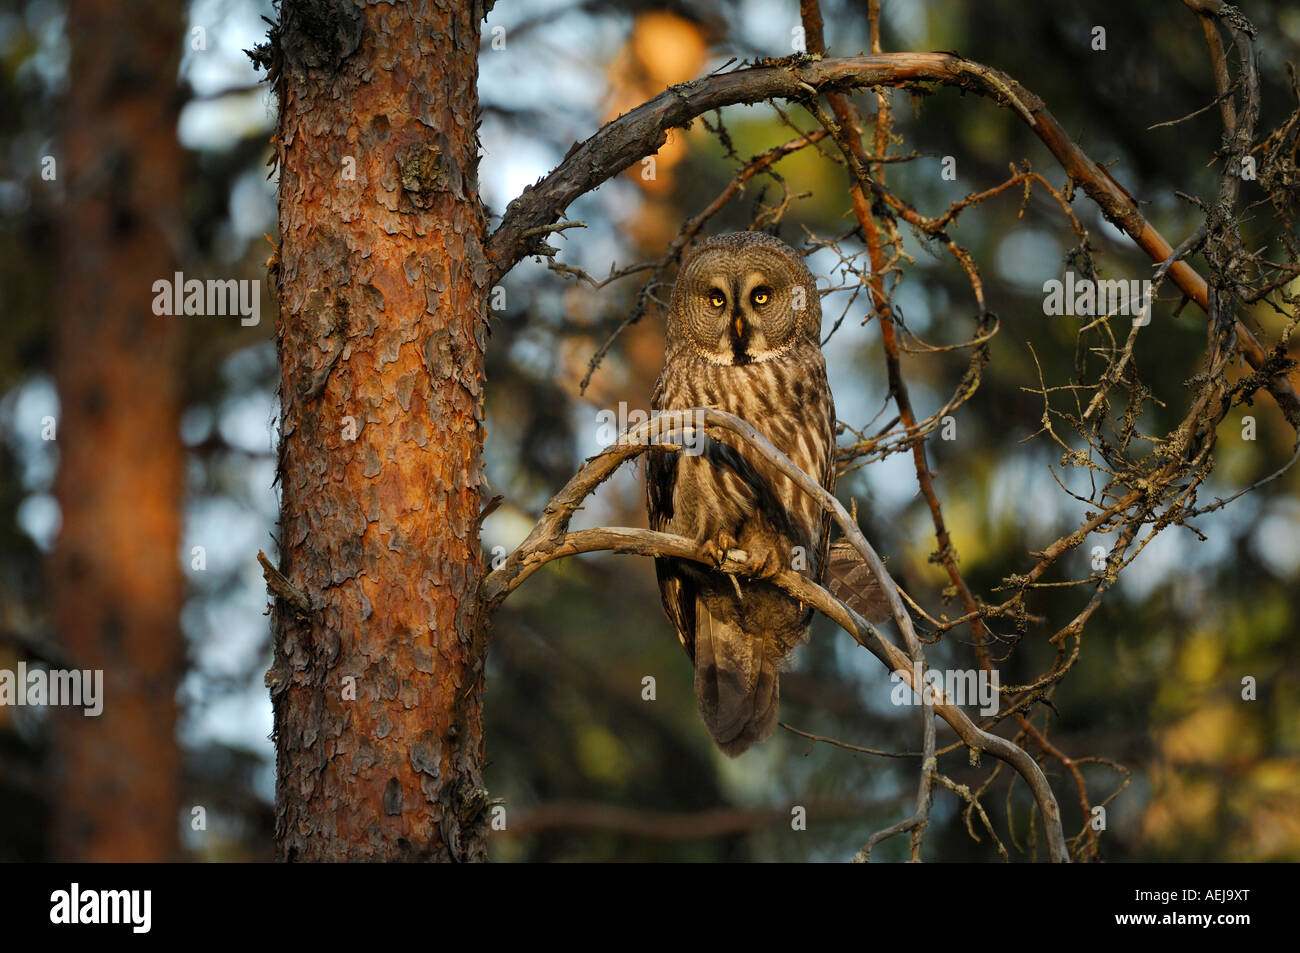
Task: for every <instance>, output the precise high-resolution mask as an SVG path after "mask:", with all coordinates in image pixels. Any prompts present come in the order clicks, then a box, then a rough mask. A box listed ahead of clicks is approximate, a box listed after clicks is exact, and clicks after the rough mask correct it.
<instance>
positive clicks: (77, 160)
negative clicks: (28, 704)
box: [50, 0, 184, 861]
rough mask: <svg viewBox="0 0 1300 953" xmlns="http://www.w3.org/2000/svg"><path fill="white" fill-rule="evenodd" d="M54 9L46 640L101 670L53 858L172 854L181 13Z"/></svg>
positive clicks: (94, 4)
mask: <svg viewBox="0 0 1300 953" xmlns="http://www.w3.org/2000/svg"><path fill="white" fill-rule="evenodd" d="M122 7H123V5H122V4H121V3H119V2H115V0H74V2H72V3H70V4H69V6H68V25H67V35H68V36H69V37H70V38H71V43H72V51H71V76H70V78H69V84H68V89H69V93H68V108H67V113H66V116H65V129H66V133H65V136H64V140H63V146H64V148H63V152H62V156H61V157H56V158H59V159H60V162H59V166H58V167H57V174H58V178H59V180H60V181H62V182H63V183H64V184H65V194H66V196H67V198H66V208H65V210H64V215H63V218H62V221H61V230H62V231H61V236H60V240H61V246H62V247H61V252H60V267H59V274H60V282H61V285H60V289H59V292H58V294H59V310H58V321H57V330H56V336H57V345H56V348H57V353H56V357H55V379H56V383H57V385H58V390H59V399H60V406H61V410H60V416H59V420H58V431H57V438H58V448H59V471H58V476H57V481H56V494H57V497H58V500H59V505H60V507H61V510H62V518H63V523H62V529H61V531H60V535H59V538H58V541H57V543H56V546H55V552H54V555H53V558H52V560H51V564H50V571H51V572H50V575H51V578H50V587H51V597H52V600H53V605H54V612H53V618H54V625H55V628H56V630H57V632H58V635H59V637H60V638H61V640H62V645H63V648H64V651H65V653H66V654H67V656H68V658H69V660H70V662H71V664H72V665H74V666H76V667H77V668H80V669H101V670H102V671H103V679H104V681H103V692H104V696H105V697H104V700H103V713H102V714H101V715H99V716H98V717H86V716H85V715H84V714H83V713H82V711H81V709H76V708H74V709H56V710H55V716H54V719H53V724H54V751H55V756H56V758H57V761H56V767H55V771H56V776H55V779H54V780H55V784H54V791H53V796H52V800H53V821H52V823H53V850H54V854H55V856H56V857H59V858H61V859H66V860H91V861H109V860H112V861H144V860H170V859H174V858H175V857H176V855H177V852H178V840H177V833H178V823H179V809H180V805H179V793H178V786H179V773H180V760H179V754H178V749H177V745H176V738H175V730H176V685H177V677H178V670H179V667H180V665H181V661H182V653H181V650H180V631H179V619H180V611H181V601H182V598H183V593H184V579H183V575H182V568H181V564H180V551H179V542H180V519H181V498H182V492H183V484H184V452H183V449H182V447H181V440H180V425H179V413H180V411H179V408H180V382H179V374H178V371H177V360H178V356H179V352H178V345H179V338H180V331H181V328H180V326H179V325H178V323H177V322H178V321H179V320H183V319H179V318H175V317H159V316H156V315H154V313H153V310H152V302H153V297H154V295H153V289H152V285H153V282H154V281H156V280H158V279H168V280H170V279H171V278H172V275H173V272H174V270H175V269H174V256H173V250H172V243H171V241H172V239H174V238H175V235H172V236H171V237H170V238H169V237H168V230H169V229H172V228H174V227H175V225H176V215H177V210H178V209H179V208H180V207H181V204H182V203H181V193H182V181H183V169H184V165H183V154H182V151H181V148H180V145H179V143H178V142H177V140H176V105H177V99H176V96H175V95H174V90H175V88H176V68H177V61H178V57H179V54H180V40H181V29H182V21H181V15H182V12H183V8H182V7H181V6H180V5H177V4H167V3H160V4H154V3H134V4H130V5H129V7H130V9H129V11H124V10H123V8H122Z"/></svg>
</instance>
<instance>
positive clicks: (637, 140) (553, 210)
mask: <svg viewBox="0 0 1300 953" xmlns="http://www.w3.org/2000/svg"><path fill="white" fill-rule="evenodd" d="M930 84H938V85H941V86H953V87H957V88H959V89H962V90H969V91H971V92H975V93H978V94H980V95H982V96H987V97H989V98H991V99H993V100H995V101H996V102H998V103H999V104H1002V105H1006V106H1009V107H1011V108H1012V109H1013V110H1014V111H1015V112H1016V114H1017V115H1019V116H1020V117H1021V118H1022V119H1023V120H1024V121H1025V122H1026V124H1027V125H1028V126H1029V127H1030V128H1031V129H1032V130H1033V131H1034V133H1035V135H1037V136H1038V138H1039V139H1041V140H1042V142H1043V144H1044V145H1046V146H1047V148H1048V149H1049V150H1050V151H1051V152H1052V155H1053V156H1055V157H1056V159H1057V161H1058V162H1059V163H1060V164H1061V166H1062V168H1064V169H1065V171H1066V173H1067V174H1068V175H1069V176H1070V178H1071V180H1073V181H1074V182H1075V183H1077V184H1078V185H1079V186H1080V187H1081V188H1082V189H1083V191H1084V192H1085V193H1086V194H1087V195H1088V196H1089V197H1090V198H1091V199H1092V200H1093V201H1094V202H1096V203H1097V205H1098V207H1099V208H1100V209H1101V212H1102V214H1103V215H1104V216H1105V217H1106V219H1107V220H1109V221H1110V222H1112V223H1113V224H1114V225H1115V226H1116V227H1118V228H1120V229H1122V230H1123V231H1124V232H1125V233H1126V234H1128V236H1129V237H1130V238H1132V239H1133V241H1134V242H1135V243H1136V244H1137V246H1138V247H1139V248H1141V249H1142V250H1143V251H1144V252H1145V253H1146V254H1147V255H1148V256H1149V257H1150V258H1151V260H1152V261H1153V262H1155V263H1157V264H1164V263H1165V262H1166V261H1169V259H1170V258H1171V256H1172V254H1173V252H1174V247H1173V246H1172V245H1171V244H1170V243H1169V242H1168V241H1166V240H1165V238H1164V236H1162V235H1161V234H1160V233H1159V232H1158V231H1157V230H1156V229H1155V227H1154V226H1152V225H1151V223H1149V222H1148V221H1147V220H1146V219H1145V218H1144V217H1143V215H1142V213H1141V212H1140V211H1139V209H1138V204H1137V201H1136V200H1135V199H1134V198H1133V196H1131V195H1130V194H1129V193H1128V192H1127V191H1125V189H1124V188H1123V187H1122V186H1121V185H1120V184H1119V183H1118V182H1116V181H1115V180H1114V178H1112V177H1111V175H1110V173H1109V172H1107V171H1106V169H1105V168H1104V167H1103V166H1101V165H1099V164H1098V163H1097V162H1095V161H1094V160H1093V159H1092V158H1090V157H1089V156H1088V155H1087V154H1086V153H1085V152H1084V151H1083V150H1082V149H1081V148H1080V147H1079V145H1078V144H1077V143H1076V142H1075V141H1074V140H1073V139H1071V138H1070V136H1069V135H1068V134H1067V133H1066V131H1065V129H1064V128H1063V127H1062V126H1061V124H1060V122H1058V121H1057V119H1056V117H1055V116H1053V115H1052V113H1051V112H1050V111H1049V110H1048V108H1047V106H1046V104H1045V103H1044V102H1043V101H1042V100H1041V99H1040V98H1039V97H1038V96H1036V95H1034V94H1033V93H1032V92H1030V91H1029V90H1027V89H1025V88H1024V87H1023V86H1022V85H1020V83H1018V82H1017V81H1016V80H1015V79H1013V78H1012V77H1010V76H1008V75H1007V74H1005V73H1003V72H1001V71H999V70H996V69H993V68H991V67H988V66H985V65H983V64H981V63H976V62H974V61H972V60H968V59H965V58H964V57H961V56H957V55H955V54H952V53H872V54H868V55H864V56H846V57H837V58H831V59H817V58H815V57H810V56H806V55H801V56H794V57H786V58H785V59H782V60H776V61H770V62H766V63H764V64H762V65H757V66H751V67H747V68H743V69H737V70H733V71H731V72H729V73H718V74H714V75H710V76H706V77H703V78H701V79H697V80H694V81H692V82H689V83H682V84H680V85H678V86H672V87H670V88H669V89H667V90H665V91H664V92H663V93H660V94H659V95H658V96H656V97H655V98H654V99H651V100H649V101H648V102H645V103H643V104H642V105H640V106H638V107H637V108H635V109H633V110H632V111H631V112H628V113H625V114H624V115H622V116H620V117H618V118H617V119H615V120H613V121H612V122H610V123H608V124H606V125H605V126H603V127H601V129H600V130H598V131H597V132H596V133H595V134H594V135H592V136H591V137H590V138H588V139H587V140H585V141H584V142H582V143H574V145H573V148H571V149H570V150H569V153H568V154H567V155H566V156H565V158H564V161H563V162H561V163H560V164H559V165H558V166H557V167H556V168H555V169H554V170H552V171H551V172H550V174H548V175H547V176H545V177H544V178H543V179H542V180H541V181H540V182H538V183H537V184H536V185H533V186H530V187H528V188H527V189H525V190H524V191H523V193H522V194H520V195H519V196H518V197H517V198H516V199H515V200H514V201H513V202H511V203H510V205H509V207H508V208H507V209H506V212H505V215H504V216H503V217H502V219H501V224H500V225H499V226H498V227H497V229H496V231H494V232H493V233H492V236H491V237H490V238H489V239H488V243H487V252H488V258H489V265H490V280H491V281H492V282H496V281H498V280H500V278H501V277H502V276H503V275H505V274H506V273H507V272H508V271H510V269H511V268H513V267H514V266H515V264H516V263H517V262H519V261H520V260H521V259H522V258H525V257H526V256H528V255H530V254H547V253H548V251H549V250H548V249H547V248H545V247H543V246H542V245H541V244H539V239H538V235H539V234H540V233H539V232H538V231H537V230H538V229H544V228H545V227H546V226H548V225H550V224H552V223H553V222H555V220H556V219H557V218H559V216H560V215H561V214H562V213H563V212H564V210H565V209H566V208H568V206H569V205H570V203H572V202H573V201H574V200H575V199H577V198H578V197H579V196H581V195H583V194H585V193H587V192H589V191H591V190H593V189H595V188H596V187H597V186H599V185H600V184H602V183H603V182H605V181H607V180H608V179H610V178H612V177H613V176H615V175H617V174H618V173H619V172H622V171H623V170H624V169H626V168H628V167H629V166H631V165H632V164H634V163H635V162H638V161H639V160H640V159H642V158H644V157H645V156H647V155H652V154H654V153H655V152H657V151H658V150H659V148H660V147H661V146H662V145H663V144H664V143H665V142H666V141H667V138H668V132H669V130H671V129H675V128H685V127H687V126H689V125H690V123H691V122H692V120H694V119H695V118H697V117H699V116H701V115H703V114H704V113H707V112H711V111H713V110H715V109H721V108H722V107H724V106H734V105H738V104H742V103H744V104H753V103H759V102H764V101H767V100H774V99H787V100H794V101H805V100H808V99H809V97H815V96H816V95H818V94H821V93H827V92H837V91H850V90H855V89H861V88H864V87H871V86H889V87H897V88H920V87H924V86H926V85H930ZM1168 274H1169V278H1170V279H1171V280H1172V281H1173V282H1174V284H1175V285H1177V287H1178V288H1179V289H1180V290H1181V291H1182V292H1183V293H1184V294H1185V295H1186V296H1187V297H1188V298H1190V299H1191V300H1193V301H1195V302H1196V303H1197V305H1199V306H1200V307H1201V308H1202V309H1203V310H1205V311H1206V312H1207V313H1208V312H1209V310H1210V305H1209V302H1208V288H1207V285H1206V282H1205V279H1204V278H1202V277H1201V276H1200V275H1199V274H1198V273H1197V272H1196V270H1195V269H1194V268H1192V266H1191V265H1189V264H1187V262H1185V261H1178V260H1175V261H1173V262H1172V264H1171V265H1170V266H1169V268H1168ZM1235 330H1236V335H1237V339H1236V349H1237V350H1238V351H1240V352H1241V354H1242V356H1244V357H1245V358H1246V360H1247V361H1248V362H1249V363H1250V365H1251V366H1252V367H1253V368H1254V369H1255V370H1257V371H1258V370H1260V369H1261V368H1264V367H1265V366H1266V365H1268V363H1269V360H1270V357H1269V355H1268V353H1267V352H1265V350H1264V348H1263V347H1262V346H1261V345H1260V343H1259V341H1258V340H1257V339H1256V338H1255V336H1254V334H1253V333H1252V332H1251V330H1250V329H1249V328H1248V327H1247V326H1246V325H1245V324H1244V323H1242V322H1241V321H1240V320H1237V321H1236V322H1235ZM1266 386H1267V389H1268V391H1269V393H1270V394H1272V396H1273V398H1274V400H1276V401H1277V404H1278V406H1279V407H1280V408H1281V410H1282V412H1283V414H1284V415H1285V416H1286V419H1287V421H1288V422H1289V423H1290V425H1291V426H1292V428H1293V429H1296V430H1297V431H1300V395H1298V394H1297V393H1296V390H1295V388H1294V387H1293V386H1292V385H1291V382H1290V380H1289V379H1288V378H1287V377H1286V375H1285V373H1284V372H1283V373H1275V374H1272V375H1271V376H1270V378H1269V380H1268V382H1267V385H1266Z"/></svg>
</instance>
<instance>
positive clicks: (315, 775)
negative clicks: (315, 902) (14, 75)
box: [267, 0, 488, 861]
mask: <svg viewBox="0 0 1300 953" xmlns="http://www.w3.org/2000/svg"><path fill="white" fill-rule="evenodd" d="M480 19H481V10H480V9H478V7H477V5H471V4H459V3H443V4H438V3H419V2H414V3H401V4H392V5H389V4H378V5H364V6H362V5H358V4H357V3H355V2H353V0H284V3H283V5H282V10H281V21H280V25H279V28H278V30H277V31H274V32H273V45H272V50H273V52H272V54H271V56H272V62H273V65H272V73H273V75H274V76H275V79H276V83H277V90H278V92H279V97H280V104H281V113H280V128H279V134H278V140H277V143H278V144H277V148H278V163H279V173H280V235H279V238H280V243H279V248H278V251H277V257H278V262H273V265H272V272H273V275H275V276H276V277H277V289H278V294H279V301H280V319H279V331H278V345H279V354H280V365H281V388H280V390H281V404H282V408H281V419H280V470H279V480H280V489H281V510H280V540H279V542H280V559H281V565H280V567H279V568H280V570H281V571H282V572H283V575H284V577H285V578H286V579H287V582H288V585H289V586H290V587H291V591H286V590H285V589H284V587H283V586H281V587H280V588H281V592H280V593H279V594H278V595H277V597H276V608H275V612H274V629H275V664H274V666H273V668H272V669H271V671H269V672H268V673H267V684H268V686H269V687H270V688H271V693H272V698H273V699H274V702H275V730H276V745H277V767H278V780H277V789H276V837H277V843H278V850H279V854H280V857H281V858H282V859H284V860H417V861H418V860H443V861H445V860H482V859H484V858H485V853H486V852H485V844H484V818H483V812H484V808H485V800H486V793H485V792H484V791H483V788H482V775H481V770H482V762H483V733H482V732H483V726H482V716H481V705H482V677H483V656H484V644H483V643H484V640H483V638H482V636H481V634H480V633H479V629H478V625H477V618H476V612H475V607H476V601H477V600H476V594H477V584H478V578H479V574H480V563H481V553H480V546H479V534H478V513H479V506H480V492H481V490H480V480H481V465H482V447H483V423H482V421H483V395H482V388H483V372H484V363H483V347H484V334H485V324H484V313H485V312H484V308H485V303H486V296H487V291H488V289H487V279H488V267H487V262H486V259H485V257H484V252H483V242H484V229H485V223H484V219H483V214H482V209H481V206H480V204H479V198H478V185H477V163H478V158H477V152H478V145H477V102H478V100H477V88H476V87H477V81H478V49H479V22H480ZM268 575H270V576H272V577H273V576H274V573H273V572H271V573H268ZM273 588H275V587H274V586H273ZM299 597H302V598H299Z"/></svg>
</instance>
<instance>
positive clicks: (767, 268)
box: [646, 232, 835, 757]
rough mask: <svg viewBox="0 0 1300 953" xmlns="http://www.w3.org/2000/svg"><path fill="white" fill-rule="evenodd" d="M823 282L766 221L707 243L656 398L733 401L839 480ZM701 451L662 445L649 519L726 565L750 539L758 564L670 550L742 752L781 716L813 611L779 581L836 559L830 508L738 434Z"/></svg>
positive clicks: (707, 701) (728, 734) (668, 403)
mask: <svg viewBox="0 0 1300 953" xmlns="http://www.w3.org/2000/svg"><path fill="white" fill-rule="evenodd" d="M820 335H821V302H820V299H819V297H818V294H817V286H816V282H815V280H814V279H813V276H812V274H811V273H810V272H809V271H808V269H807V267H806V266H805V265H804V263H803V261H802V259H801V258H800V257H799V255H798V253H797V252H795V251H794V249H792V248H790V247H789V246H788V245H786V244H785V243H784V242H782V241H780V240H779V239H776V238H773V237H771V236H769V235H765V234H762V233H759V232H738V233H734V234H730V235H722V236H718V237H715V238H711V239H709V240H707V241H705V242H703V243H702V244H701V245H699V247H698V248H697V249H696V250H695V251H694V252H693V253H692V254H691V255H690V257H689V258H687V259H686V260H685V261H684V262H683V263H682V266H681V270H680V271H679V273H678V275H677V281H676V284H675V285H674V286H673V293H672V300H671V303H670V305H669V312H668V329H667V346H666V348H665V355H664V368H663V371H662V372H661V373H660V375H659V379H658V380H657V381H656V383H655V389H654V397H653V404H652V405H653V407H654V409H656V410H660V411H668V410H687V409H689V408H692V407H709V408H716V409H718V410H724V411H727V412H728V413H732V414H735V415H736V416H737V417H740V418H742V419H743V420H745V421H747V422H748V423H749V424H751V425H752V426H753V427H754V428H755V429H756V430H758V432H759V433H761V434H762V435H763V436H765V437H766V438H767V439H768V440H770V441H771V442H772V443H773V444H774V445H775V446H776V447H777V449H779V450H781V451H782V452H783V453H784V454H785V455H786V456H787V457H789V458H790V459H791V460H792V461H793V462H794V463H795V465H797V466H798V467H799V468H800V469H802V470H803V471H804V472H805V473H807V474H808V475H809V476H811V477H812V478H813V479H814V480H817V481H818V482H820V483H821V485H822V486H824V487H825V488H826V489H827V490H831V491H833V490H834V487H835V404H834V401H833V400H832V397H831V390H830V386H829V384H828V383H827V380H826V362H825V359H824V358H823V357H822V351H821V345H820ZM707 447H708V449H707V450H706V451H705V452H704V453H702V454H698V455H691V454H689V453H686V452H676V453H655V454H651V455H650V456H649V458H648V459H647V464H646V491H647V492H646V497H647V510H648V512H649V517H650V527H651V529H655V530H659V531H661V532H668V533H674V534H677V535H680V536H685V537H687V538H688V539H691V540H693V541H695V542H696V543H697V544H698V545H699V546H700V547H701V549H702V550H703V551H704V552H705V553H706V554H707V555H708V556H709V558H710V559H711V560H713V561H714V563H715V564H716V565H721V563H722V561H723V559H724V558H725V556H726V553H727V550H728V549H741V550H744V552H745V554H746V556H747V557H748V561H749V566H750V568H751V569H752V570H753V571H754V572H755V574H756V575H755V576H754V577H753V578H750V577H736V576H729V575H726V574H723V573H721V572H719V571H718V570H717V569H716V568H711V567H709V566H705V565H703V564H700V563H694V562H690V561H688V560H678V559H668V558H659V559H656V560H655V570H656V573H657V575H658V577H659V591H660V594H661V596H662V597H663V604H664V610H665V612H666V613H667V615H668V619H669V621H670V622H671V623H672V624H673V627H674V628H676V630H677V635H678V637H679V638H680V639H681V643H682V647H683V648H685V649H686V654H687V655H689V656H690V657H691V660H692V661H693V662H694V665H695V698H696V701H697V702H698V704H699V709H700V714H701V716H703V718H704V723H705V725H706V726H707V727H708V730H709V733H710V734H711V735H712V736H713V740H714V741H715V742H716V743H717V745H718V747H719V748H721V749H722V751H723V752H724V753H726V754H728V755H730V756H731V757H735V756H737V755H739V754H741V753H742V752H744V751H746V750H747V749H748V748H749V747H750V746H751V745H753V744H755V743H756V742H759V741H763V740H764V739H765V738H767V737H768V736H769V735H771V734H772V732H773V730H774V729H775V728H776V723H777V711H778V699H779V694H780V688H779V679H778V671H779V669H780V667H781V665H782V663H783V661H784V660H785V659H786V657H787V656H788V655H789V654H790V653H791V651H792V650H793V649H794V647H795V646H796V645H798V644H799V642H800V641H802V640H803V639H804V638H805V637H806V636H807V634H808V627H809V624H810V623H811V621H812V610H811V609H808V608H805V607H804V606H802V605H800V604H799V603H798V602H796V601H795V600H793V599H791V598H790V597H789V596H787V595H786V594H785V593H783V592H782V591H781V590H779V589H777V588H776V587H775V586H773V585H772V584H771V583H770V582H768V581H766V580H769V579H771V577H772V576H773V575H775V574H776V573H777V572H778V571H780V570H783V569H793V570H797V571H801V572H804V573H805V574H806V575H807V576H809V577H810V578H812V579H813V580H815V581H817V582H821V580H822V578H823V576H824V574H825V566H826V562H827V549H828V545H829V537H830V532H829V531H830V524H829V516H828V515H827V514H826V513H825V512H823V510H822V508H821V507H820V506H819V505H818V504H817V503H816V502H815V501H814V500H813V499H812V498H811V497H810V496H808V494H806V493H804V492H803V491H802V490H800V489H799V488H798V487H797V486H795V484H794V482H793V481H792V480H790V479H789V478H788V477H786V476H785V475H784V474H782V473H780V472H779V471H777V470H776V469H775V468H774V467H772V466H771V465H770V464H768V463H767V462H766V461H763V460H761V459H755V458H754V454H752V453H751V452H749V451H748V450H747V447H746V445H745V444H744V443H743V442H742V441H741V440H740V439H739V438H737V437H735V436H734V435H732V434H729V433H724V434H720V435H718V436H716V437H715V440H714V441H712V442H710V443H709V444H707Z"/></svg>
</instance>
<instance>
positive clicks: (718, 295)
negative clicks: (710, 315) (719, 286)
mask: <svg viewBox="0 0 1300 953" xmlns="http://www.w3.org/2000/svg"><path fill="white" fill-rule="evenodd" d="M726 303H727V299H726V297H725V296H724V295H723V294H722V292H721V291H715V292H713V293H712V294H711V295H709V304H711V305H713V306H714V307H715V308H721V307H722V306H723V305H724V304H726Z"/></svg>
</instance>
